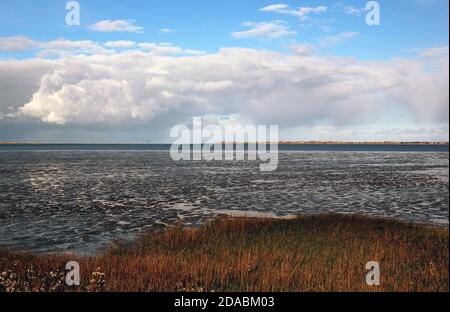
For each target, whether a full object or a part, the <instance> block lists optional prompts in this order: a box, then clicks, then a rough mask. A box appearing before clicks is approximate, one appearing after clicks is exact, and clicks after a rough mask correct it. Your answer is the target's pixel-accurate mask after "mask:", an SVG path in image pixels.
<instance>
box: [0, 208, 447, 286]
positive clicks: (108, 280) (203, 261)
mask: <svg viewBox="0 0 450 312" xmlns="http://www.w3.org/2000/svg"><path fill="white" fill-rule="evenodd" d="M448 239H449V233H448V227H431V226H425V225H412V224H408V223H405V222H399V221H392V220H386V219H377V218H369V217H363V216H344V215H318V216H304V217H298V218H295V219H289V220H287V219H261V218H220V219H217V220H214V221H211V222H209V223H207V224H205V225H203V226H201V227H199V228H189V229H186V228H182V227H171V228H169V229H166V230H164V231H160V232H148V233H143V234H142V235H141V236H140V237H138V238H137V239H136V240H135V241H133V242H132V243H130V242H123V241H116V242H114V243H112V244H111V245H110V247H109V248H108V249H107V250H106V251H104V252H102V253H101V254H99V255H95V256H77V255H70V254H50V255H49V254H41V255H39V254H37V255H36V254H31V253H20V252H14V251H10V250H6V249H3V250H0V275H1V277H0V288H3V290H6V291H402V292H406V291H449V271H448V269H449V250H448V248H449V246H448ZM70 260H74V261H77V262H78V263H79V264H80V273H81V285H80V286H76V287H74V286H72V287H68V286H66V285H65V274H66V272H65V264H66V262H68V261H70ZM368 261H378V262H379V264H380V273H381V274H380V277H381V278H380V283H381V284H380V285H379V286H368V285H367V284H366V282H365V275H366V274H367V273H368V270H366V268H365V265H366V263H367V262H368Z"/></svg>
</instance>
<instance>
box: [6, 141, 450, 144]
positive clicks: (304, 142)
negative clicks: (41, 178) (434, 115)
mask: <svg viewBox="0 0 450 312" xmlns="http://www.w3.org/2000/svg"><path fill="white" fill-rule="evenodd" d="M221 143H222V144H227V142H221ZM267 143H269V142H267ZM20 144H23V145H39V144H45V145H63V144H68V145H70V144H80V145H83V144H87V145H101V144H107V145H114V144H117V145H127V144H142V145H152V144H170V143H78V142H73V143H47V142H0V145H20ZM234 144H242V143H238V142H234ZM278 144H286V145H449V142H448V141H361V142H359V141H279V142H278Z"/></svg>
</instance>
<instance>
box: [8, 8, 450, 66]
mask: <svg viewBox="0 0 450 312" xmlns="http://www.w3.org/2000/svg"><path fill="white" fill-rule="evenodd" d="M78 2H79V3H80V6H81V25H80V26H79V27H68V26H66V25H65V20H64V19H65V7H64V6H65V3H66V1H61V0H53V1H49V0H43V1H39V4H37V3H36V1H33V0H27V1H24V0H20V1H17V0H4V1H2V3H1V4H0V5H1V10H0V36H1V37H6V36H12V35H18V34H20V35H25V36H27V37H30V38H32V39H35V40H52V39H57V38H67V39H71V40H84V39H90V40H94V41H109V40H119V39H120V40H123V39H127V40H134V41H168V42H171V43H174V44H176V45H180V46H183V47H189V48H192V49H199V50H204V51H207V52H214V51H216V50H217V49H219V48H221V47H224V46H241V47H242V46H243V47H251V48H264V49H274V50H283V49H284V50H285V49H286V46H288V45H289V44H290V43H292V42H300V43H309V44H319V42H320V40H321V39H323V38H324V37H329V36H336V35H339V34H340V33H343V32H358V33H359V35H358V36H357V38H355V40H352V43H351V44H348V43H347V44H339V45H335V46H333V47H327V48H326V49H325V48H323V50H324V52H326V53H333V54H336V55H346V56H354V57H358V58H363V59H384V58H390V57H397V56H401V55H403V54H404V53H407V51H409V50H410V49H416V48H427V47H431V46H445V45H448V2H447V1H446V0H396V1H392V0H388V1H379V3H380V7H381V21H382V22H381V25H380V26H379V27H368V26H367V25H366V23H365V14H364V13H362V14H360V15H352V14H345V7H354V8H357V9H358V8H363V7H364V6H365V4H366V1H358V0H356V1H355V0H354V1H338V0H335V1H318V0H313V1H281V2H276V1H275V2H274V1H258V0H246V1H208V0H193V1H173V0H167V1H138V0H131V1H108V0H95V1H86V0H85V1H78ZM274 3H285V4H287V5H289V6H291V7H292V8H297V7H299V6H308V7H315V6H319V5H321V6H322V5H324V6H327V12H325V13H323V14H311V17H312V18H313V19H315V21H313V22H310V21H300V20H299V19H298V18H297V17H295V16H288V15H281V14H277V13H273V12H262V11H260V9H261V8H263V7H266V6H268V5H271V4H274ZM105 19H110V20H134V21H135V24H136V25H139V26H141V27H143V28H144V33H139V34H135V33H100V32H92V31H90V30H89V29H88V26H89V25H91V24H94V23H95V22H97V21H99V20H105ZM271 20H284V21H286V22H287V23H289V27H290V29H292V31H296V32H297V34H295V35H292V36H286V37H283V38H279V39H278V40H267V39H264V38H247V39H236V38H233V36H232V35H231V33H233V32H236V31H239V30H243V27H241V26H240V24H241V23H243V22H246V21H248V22H265V21H271ZM310 23H317V24H320V25H323V26H326V27H327V29H322V28H321V27H319V26H309V25H308V26H304V25H307V24H310ZM302 25H303V26H302ZM164 28H167V29H171V30H173V32H169V33H164V34H161V33H160V30H161V29H164ZM0 55H2V56H4V57H8V56H11V55H8V54H6V53H2V54H0Z"/></svg>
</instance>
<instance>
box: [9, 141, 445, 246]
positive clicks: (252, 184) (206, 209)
mask: <svg viewBox="0 0 450 312" xmlns="http://www.w3.org/2000/svg"><path fill="white" fill-rule="evenodd" d="M448 161H449V154H448V152H447V153H445V152H442V153H441V152H373V151H372V152H352V151H345V152H340V151H332V152H331V151H320V152H317V151H301V152H299V151H283V152H280V159H279V164H278V169H277V170H276V171H274V172H260V171H259V170H258V163H257V162H251V161H220V162H214V161H212V162H206V161H197V162H196V161H178V162H175V161H173V160H171V158H170V157H169V153H168V151H145V150H140V151H136V150H135V151H132V150H103V151H98V150H58V151H54V150H53V151H44V150H42V151H37V150H35V151H14V150H9V151H1V152H0V177H1V179H0V246H8V247H13V248H15V249H26V250H31V251H35V252H58V251H73V252H77V253H93V252H95V251H97V250H99V248H100V249H101V248H102V247H104V246H107V245H108V243H109V242H111V241H112V240H114V239H116V238H125V239H132V238H134V237H136V235H138V233H139V232H141V231H142V230H145V229H152V228H153V229H156V228H161V227H166V226H167V225H173V224H175V223H181V224H183V225H186V226H198V225H200V224H202V223H203V222H204V221H205V220H209V219H211V218H214V217H216V216H218V215H222V214H227V215H236V216H243V215H250V216H268V217H284V218H286V217H292V216H296V215H311V214H322V213H339V214H353V213H358V214H363V215H368V216H378V217H386V218H390V219H398V220H406V221H408V222H412V223H425V224H435V225H442V226H448V215H449V179H448V177H449V165H448Z"/></svg>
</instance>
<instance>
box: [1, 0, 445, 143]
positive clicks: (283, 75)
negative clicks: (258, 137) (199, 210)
mask: <svg viewBox="0 0 450 312" xmlns="http://www.w3.org/2000/svg"><path fill="white" fill-rule="evenodd" d="M66 2H67V1H61V0H43V1H39V2H37V1H32V0H15V1H13V0H3V1H2V2H1V3H0V82H1V84H0V92H1V93H0V140H49V141H55V140H59V141H61V140H66V139H67V140H68V141H80V140H81V141H83V140H89V139H90V138H92V139H93V140H95V141H133V142H134V141H142V140H143V141H148V140H150V141H164V140H167V129H168V128H170V125H171V124H173V123H176V122H181V121H183V120H187V119H188V117H189V116H190V114H191V115H193V114H196V115H205V116H207V117H208V118H210V119H211V118H212V119H214V118H215V119H216V120H222V121H223V120H230V119H231V120H234V119H236V118H237V119H242V120H246V121H251V122H265V123H278V124H280V126H281V128H282V131H281V133H282V136H284V138H286V139H296V138H298V139H301V138H307V139H342V140H352V139H354V140H357V139H358V140H371V139H373V140H379V139H398V140H403V139H404V140H440V139H444V140H445V139H448V117H442V115H443V114H447V115H448V37H449V34H448V23H449V20H448V16H449V11H448V2H447V1H446V0H386V1H384V0H381V1H378V3H379V5H380V13H381V16H380V18H381V24H380V25H379V26H368V25H367V24H366V21H365V17H366V14H367V13H368V12H367V10H365V6H366V3H367V1H358V0H353V1H351V0H345V1H340V0H334V1H325V0H323V1H321V0H310V1H282V0H280V1H256V0H246V1H206V0H192V1H174V0H167V1H138V0H135V1H133V0H130V1H106V0H95V1H91V0H90V1H87V0H80V1H78V3H79V5H80V20H81V24H80V25H79V26H68V25H66V23H65V18H66V14H67V11H66V9H65V5H66ZM243 49H247V50H243ZM271 53H272V54H271ZM273 53H275V54H273ZM290 56H293V57H290ZM133 60H134V61H133ZM155 61H157V62H156V63H155ZM75 64H76V65H75ZM174 64H177V65H176V66H177V67H174ZM205 64H207V65H208V66H206V65H205ZM225 65H226V66H228V67H223V66H225ZM80 68H85V69H86V72H83V73H80ZM316 68H317V71H316V70H315V69H316ZM187 73H189V74H190V75H193V78H192V79H191V80H192V81H191V82H192V83H193V84H192V85H191V86H190V87H186V85H189V83H188V82H186V75H187ZM239 73H242V77H241V75H240V74H239ZM330 75H331V76H330ZM330 77H332V78H330ZM238 79H240V81H238ZM255 79H256V80H255ZM258 79H259V80H258ZM106 81H108V83H106ZM169 81H170V85H169ZM144 82H145V83H144ZM252 83H253V84H254V85H251V84H252ZM97 84H98V85H97ZM247 84H248V85H247ZM445 85H447V86H445ZM91 86H95V88H94V89H93V90H90V89H89V88H90V87H91ZM242 86H245V87H248V89H245V90H243V89H242ZM103 88H104V89H103ZM122 88H123V89H122ZM206 89H208V90H207V91H206ZM49 90H51V91H49ZM68 90H70V92H71V93H69V91H68ZM99 90H100V91H101V92H102V93H101V94H97V98H100V97H102V98H104V97H107V98H109V100H105V101H103V102H102V101H98V102H99V103H95V105H90V104H85V106H83V105H84V104H80V103H83V102H84V101H86V94H91V93H95V92H100V91H99ZM114 90H123V92H122V93H119V94H117V93H114V92H113V91H114ZM255 90H261V92H260V93H261V96H258V93H256V91H255ZM227 92H229V93H227ZM213 93H214V94H213ZM363 93H364V94H363ZM263 94H264V96H262V95H263ZM228 95H230V101H231V102H230V103H222V102H223V98H224V97H225V98H226V97H227V96H228ZM168 98H170V99H171V100H170V101H169V100H168ZM92 101H94V102H97V101H96V98H93V99H91V102H90V103H92ZM128 101H129V102H128ZM240 101H242V102H240ZM279 101H283V105H281V106H282V107H283V109H284V110H285V111H286V115H283V114H280V113H279V112H278V111H276V109H275V108H274V106H277V104H276V103H279ZM236 102H239V103H236ZM360 103H363V104H360ZM65 105H66V106H65ZM91 106H95V110H94V109H93V108H92V107H91ZM74 107H76V108H74ZM130 107H131V108H130ZM426 107H429V109H427V108H426ZM105 112H107V113H105ZM353 113H354V114H355V116H354V118H353V119H352V118H351V114H353ZM289 114H290V115H291V116H295V114H302V116H299V117H298V118H297V119H296V120H298V121H296V120H292V117H290V116H288V115H289ZM92 115H98V116H99V117H98V119H95V118H90V116H92ZM349 115H350V117H349ZM120 116H127V117H126V118H125V117H124V118H119V117H120Z"/></svg>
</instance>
